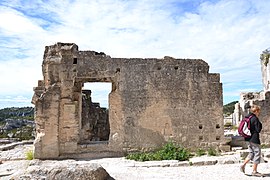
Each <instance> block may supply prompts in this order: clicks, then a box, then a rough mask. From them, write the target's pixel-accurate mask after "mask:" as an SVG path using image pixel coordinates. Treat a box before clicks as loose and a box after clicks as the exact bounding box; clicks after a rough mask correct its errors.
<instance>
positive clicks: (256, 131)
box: [245, 113, 262, 144]
mask: <svg viewBox="0 0 270 180" xmlns="http://www.w3.org/2000/svg"><path fill="white" fill-rule="evenodd" d="M249 116H252V117H251V119H250V123H251V124H250V132H251V137H250V138H245V141H249V142H253V143H256V144H261V141H260V132H261V130H262V123H261V122H260V121H259V119H258V118H257V116H256V115H255V114H253V113H250V114H248V115H247V116H246V117H249Z"/></svg>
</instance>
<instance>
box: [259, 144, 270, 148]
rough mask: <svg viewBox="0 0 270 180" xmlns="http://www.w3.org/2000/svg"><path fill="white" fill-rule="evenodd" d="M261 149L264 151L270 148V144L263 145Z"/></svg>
mask: <svg viewBox="0 0 270 180" xmlns="http://www.w3.org/2000/svg"><path fill="white" fill-rule="evenodd" d="M261 148H262V149H266V148H270V144H262V145H261Z"/></svg>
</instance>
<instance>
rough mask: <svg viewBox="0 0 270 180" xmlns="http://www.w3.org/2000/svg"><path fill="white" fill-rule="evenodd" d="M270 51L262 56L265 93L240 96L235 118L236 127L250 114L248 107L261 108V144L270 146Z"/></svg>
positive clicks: (266, 51) (250, 93) (249, 93)
mask: <svg viewBox="0 0 270 180" xmlns="http://www.w3.org/2000/svg"><path fill="white" fill-rule="evenodd" d="M269 58H270V51H269V50H265V51H263V52H262V54H261V55H260V63H261V71H262V84H263V88H264V89H263V91H261V92H242V93H241V94H240V100H239V103H237V104H236V106H235V112H234V116H235V117H236V125H238V124H239V122H240V121H241V120H242V119H243V117H244V116H245V115H247V114H248V113H249V108H247V107H248V106H250V105H252V104H256V105H259V106H261V113H260V116H259V119H260V121H261V122H262V125H263V129H262V132H261V143H262V144H270V123H269V122H270V86H269V84H270V65H269Z"/></svg>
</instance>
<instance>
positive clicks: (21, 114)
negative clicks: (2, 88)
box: [0, 107, 35, 140]
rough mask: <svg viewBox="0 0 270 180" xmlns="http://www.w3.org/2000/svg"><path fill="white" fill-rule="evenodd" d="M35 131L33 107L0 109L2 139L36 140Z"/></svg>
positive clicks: (0, 133) (0, 135)
mask: <svg viewBox="0 0 270 180" xmlns="http://www.w3.org/2000/svg"><path fill="white" fill-rule="evenodd" d="M34 129H35V123H34V108H33V107H21V108H15V107H12V108H4V109H0V138H15V139H18V140H29V139H34V137H35V134H34V133H35V131H34Z"/></svg>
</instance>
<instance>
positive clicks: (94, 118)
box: [80, 90, 110, 143]
mask: <svg viewBox="0 0 270 180" xmlns="http://www.w3.org/2000/svg"><path fill="white" fill-rule="evenodd" d="M81 122H82V128H81V133H80V136H81V141H80V142H81V143H89V142H93V141H108V140H109V135H110V125H109V114H108V109H106V108H101V107H100V105H99V103H94V102H92V98H91V90H82V116H81Z"/></svg>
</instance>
